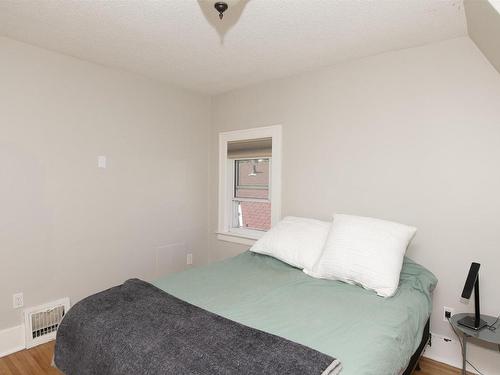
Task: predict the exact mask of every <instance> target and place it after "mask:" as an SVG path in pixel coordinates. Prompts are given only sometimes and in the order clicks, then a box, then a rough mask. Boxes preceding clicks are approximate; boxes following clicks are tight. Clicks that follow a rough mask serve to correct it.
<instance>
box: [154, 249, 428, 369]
mask: <svg viewBox="0 0 500 375" xmlns="http://www.w3.org/2000/svg"><path fill="white" fill-rule="evenodd" d="M436 283H437V280H436V278H435V276H434V275H433V274H432V273H431V272H430V271H428V270H427V269H425V268H424V267H422V266H420V265H419V264H417V263H415V262H413V261H412V260H410V259H409V258H405V261H404V264H403V270H402V272H401V279H400V286H399V288H398V291H397V293H396V295H395V296H394V297H392V298H381V297H378V296H377V295H375V293H373V292H372V291H368V290H364V289H362V288H361V287H359V286H355V285H350V284H346V283H342V282H339V281H329V280H319V279H315V278H311V277H309V276H307V275H306V274H304V273H303V272H302V271H301V270H299V269H296V268H293V267H291V266H289V265H287V264H285V263H283V262H281V261H279V260H276V259H274V258H272V257H268V256H265V255H259V254H255V253H252V252H249V251H247V252H245V253H243V254H241V255H238V256H236V257H233V258H230V259H227V260H224V261H221V262H217V263H214V264H212V265H208V266H205V267H201V268H195V269H190V270H187V271H184V272H181V273H178V274H174V275H170V276H167V277H165V278H162V279H159V280H156V281H155V282H154V285H156V286H157V287H159V288H160V289H162V290H164V291H166V292H168V293H170V294H172V295H174V296H176V297H178V298H181V299H183V300H185V301H187V302H189V303H192V304H194V305H196V306H199V307H201V308H203V309H206V310H208V311H211V312H214V313H216V314H218V315H221V316H223V317H226V318H228V319H231V320H234V321H237V322H240V323H242V324H244V325H247V326H250V327H253V328H257V329H260V330H263V331H265V332H269V333H272V334H275V335H278V336H281V337H284V338H287V339H289V340H291V341H294V342H298V343H301V344H304V345H306V346H308V347H310V348H313V349H316V350H318V351H319V352H322V353H325V354H328V355H331V356H332V357H336V358H338V359H339V360H340V362H341V363H342V367H343V370H342V372H341V374H342V375H371V374H373V375H375V374H376V375H382V374H383V375H391V374H394V375H399V374H403V373H405V370H406V369H407V368H408V367H413V366H414V365H415V362H416V360H417V359H418V357H419V355H420V353H421V351H422V350H421V349H423V346H424V345H425V343H426V337H428V320H429V317H430V313H431V310H432V299H431V293H432V291H433V289H434V287H435V285H436ZM422 344H424V345H422ZM419 349H420V350H419ZM412 356H413V357H414V358H413V359H414V360H413V363H410V359H411V358H412ZM412 369H413V368H411V369H410V370H409V372H410V371H411V370H412ZM409 372H408V373H409Z"/></svg>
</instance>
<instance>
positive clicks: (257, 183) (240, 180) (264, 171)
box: [234, 158, 269, 199]
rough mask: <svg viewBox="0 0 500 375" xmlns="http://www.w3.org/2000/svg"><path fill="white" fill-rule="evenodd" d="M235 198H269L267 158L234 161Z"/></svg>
mask: <svg viewBox="0 0 500 375" xmlns="http://www.w3.org/2000/svg"><path fill="white" fill-rule="evenodd" d="M234 197H235V198H257V199H268V198H269V159H268V158H265V159H245V160H236V161H235V186H234Z"/></svg>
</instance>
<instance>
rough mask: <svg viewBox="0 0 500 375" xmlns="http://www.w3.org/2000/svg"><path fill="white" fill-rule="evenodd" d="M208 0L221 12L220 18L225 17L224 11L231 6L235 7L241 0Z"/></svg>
mask: <svg viewBox="0 0 500 375" xmlns="http://www.w3.org/2000/svg"><path fill="white" fill-rule="evenodd" d="M205 1H207V2H211V3H212V4H213V6H214V8H215V10H216V11H217V13H219V18H220V19H221V20H222V19H223V18H224V12H225V11H227V10H228V9H229V8H230V7H234V6H235V5H237V4H238V3H239V2H241V0H221V1H217V0H215V1H214V0H205Z"/></svg>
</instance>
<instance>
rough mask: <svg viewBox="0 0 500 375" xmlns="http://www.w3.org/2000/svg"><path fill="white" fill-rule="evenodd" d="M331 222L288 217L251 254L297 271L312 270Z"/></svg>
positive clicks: (251, 249)
mask: <svg viewBox="0 0 500 375" xmlns="http://www.w3.org/2000/svg"><path fill="white" fill-rule="evenodd" d="M330 225H331V223H330V222H327V221H321V220H315V219H309V218H304V217H294V216H287V217H285V218H284V219H283V220H281V221H280V222H279V223H278V224H276V225H275V226H274V227H273V228H271V229H270V230H269V231H268V232H267V233H266V234H264V236H262V238H261V239H259V240H258V241H257V242H256V243H255V244H254V245H253V246H252V247H251V248H250V251H253V252H254V253H259V254H265V255H270V256H272V257H274V258H277V259H279V260H281V261H283V262H285V263H288V264H290V265H292V266H294V267H297V268H301V269H303V268H312V266H313V265H314V263H315V262H316V260H317V259H318V257H319V255H320V254H321V250H322V249H323V246H324V245H325V241H326V237H327V236H328V230H329V229H330Z"/></svg>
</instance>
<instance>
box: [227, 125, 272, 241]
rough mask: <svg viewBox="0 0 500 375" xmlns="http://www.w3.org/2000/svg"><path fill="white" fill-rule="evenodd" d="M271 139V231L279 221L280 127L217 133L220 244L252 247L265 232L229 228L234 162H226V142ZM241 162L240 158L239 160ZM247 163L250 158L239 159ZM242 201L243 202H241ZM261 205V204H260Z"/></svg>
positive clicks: (231, 160)
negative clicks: (232, 243) (225, 242)
mask: <svg viewBox="0 0 500 375" xmlns="http://www.w3.org/2000/svg"><path fill="white" fill-rule="evenodd" d="M261 138H271V144H272V155H271V157H269V159H270V163H269V164H270V165H269V167H270V170H269V172H270V178H269V180H270V181H269V197H270V201H271V227H272V226H274V225H275V224H276V223H277V222H278V221H279V220H280V218H281V125H273V126H266V127H260V128H252V129H244V130H236V131H229V132H222V133H219V194H218V228H217V238H218V239H219V240H223V241H229V242H236V243H240V244H245V245H252V244H253V243H255V241H256V240H257V239H259V238H260V237H262V236H263V235H264V234H265V233H266V232H265V231H259V230H252V229H245V228H232V219H233V215H234V212H233V199H234V193H233V188H234V173H235V169H234V164H235V160H236V159H228V157H227V156H228V155H227V146H228V143H229V142H234V141H240V140H248V139H261ZM238 159H240V158H238ZM241 159H242V160H248V159H253V158H248V157H246V158H241ZM241 200H243V198H241ZM260 201H262V200H260Z"/></svg>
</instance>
